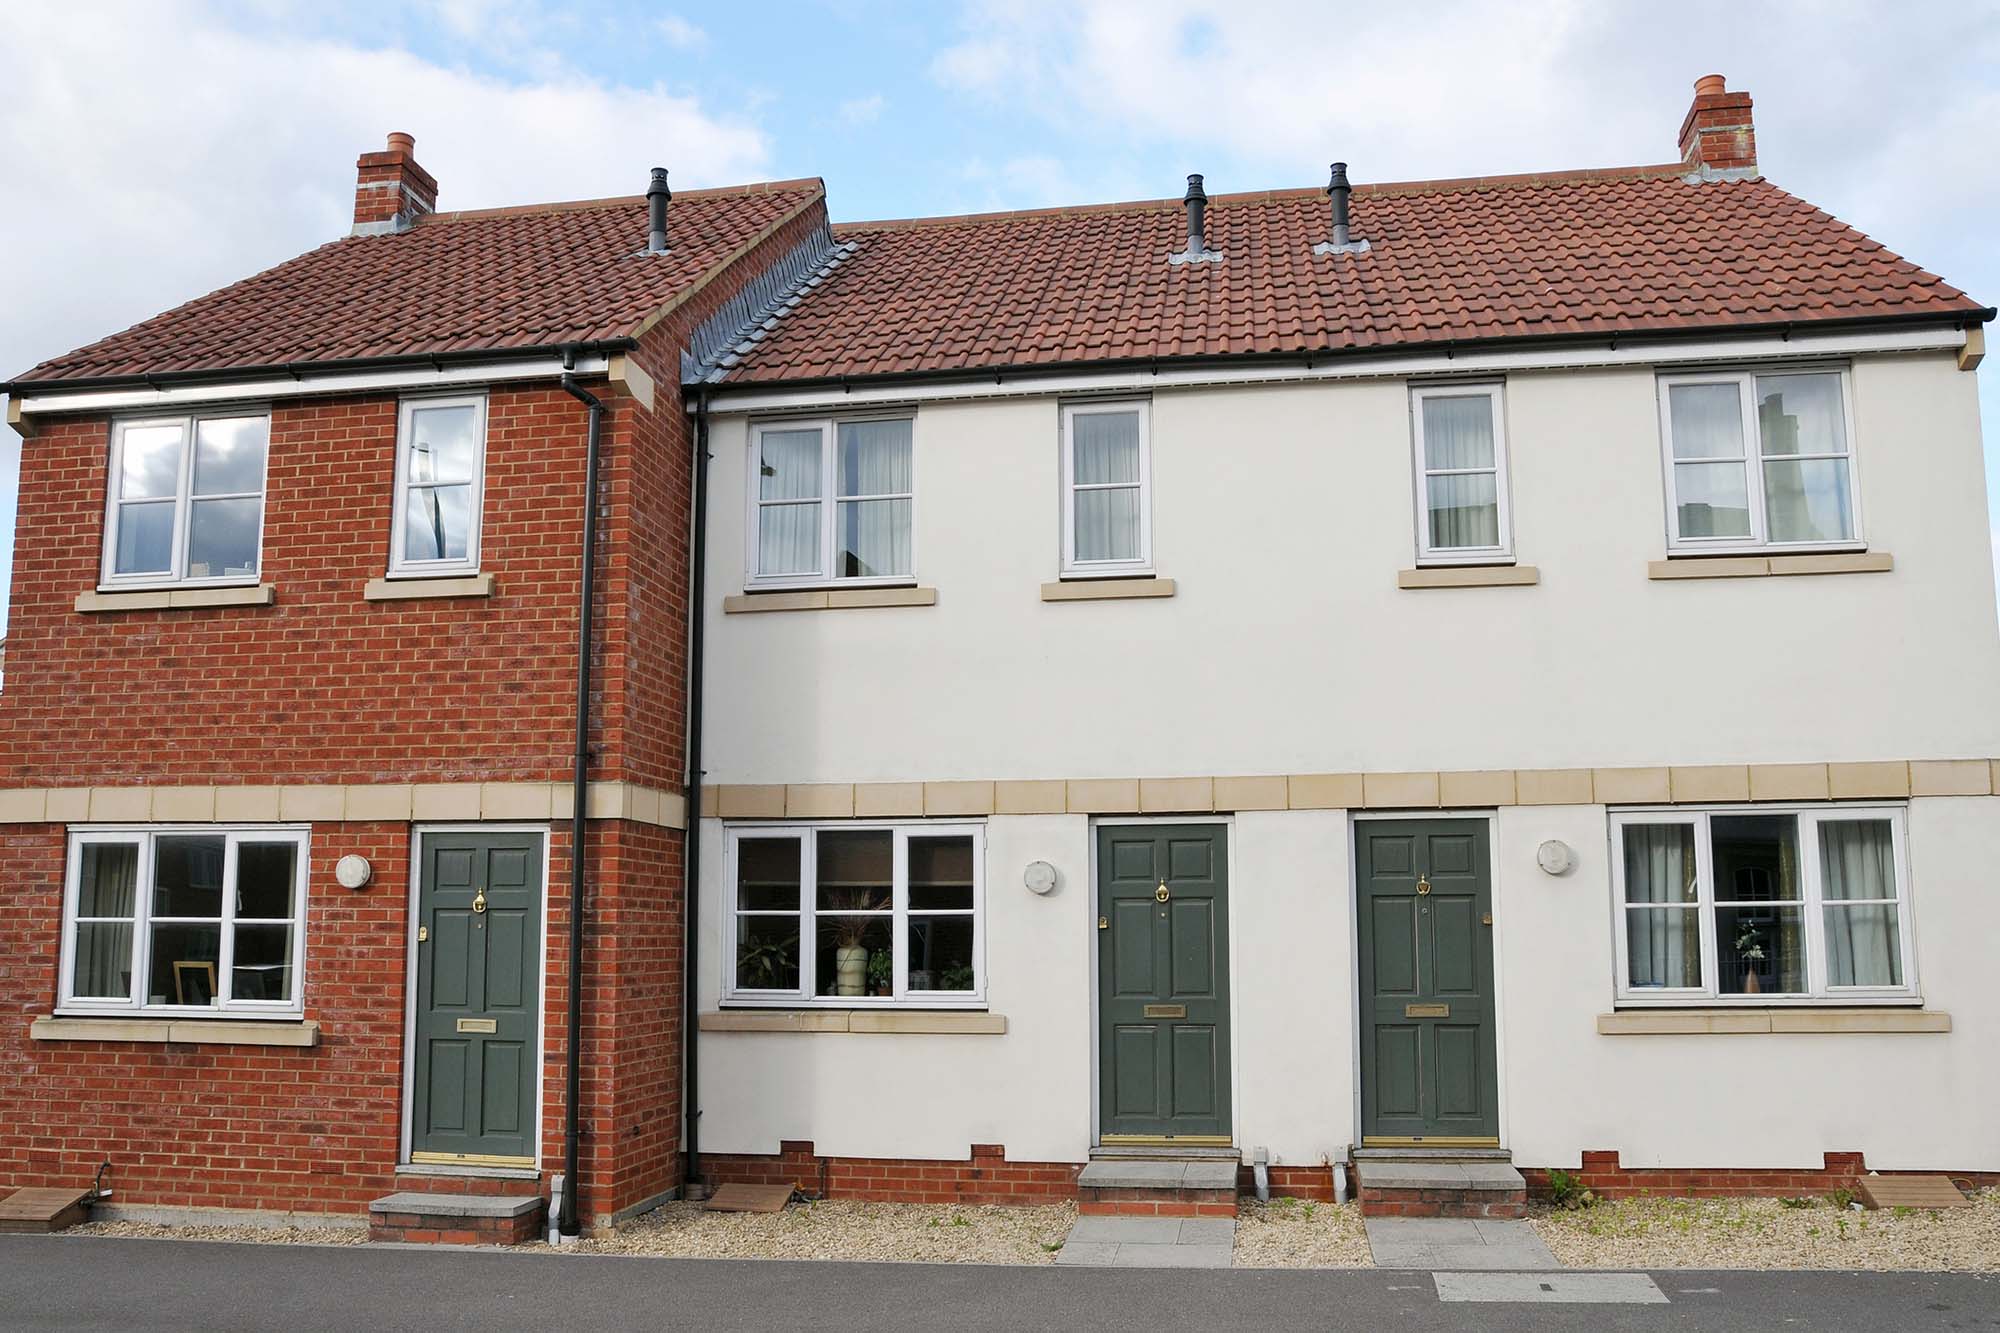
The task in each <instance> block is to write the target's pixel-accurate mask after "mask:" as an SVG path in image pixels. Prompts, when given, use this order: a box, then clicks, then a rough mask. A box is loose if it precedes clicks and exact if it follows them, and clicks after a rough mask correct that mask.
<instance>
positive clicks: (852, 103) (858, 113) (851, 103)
mask: <svg viewBox="0 0 2000 1333" xmlns="http://www.w3.org/2000/svg"><path fill="white" fill-rule="evenodd" d="M886 105H888V103H887V102H886V101H884V100H883V97H882V94H880V93H870V94H869V95H868V96H866V97H850V98H849V99H847V100H846V101H845V102H842V103H841V104H840V107H839V110H840V118H841V120H842V121H844V122H845V123H847V124H849V125H872V124H874V123H875V122H876V121H877V120H880V119H881V117H882V108H883V107H884V106H886Z"/></svg>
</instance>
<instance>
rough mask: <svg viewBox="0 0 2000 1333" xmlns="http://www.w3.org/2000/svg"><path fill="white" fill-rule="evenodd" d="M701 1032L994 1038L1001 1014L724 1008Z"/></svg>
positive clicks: (1003, 1022) (1002, 1027)
mask: <svg viewBox="0 0 2000 1333" xmlns="http://www.w3.org/2000/svg"><path fill="white" fill-rule="evenodd" d="M699 1026H700V1029H701V1031H703V1032H889V1033H905V1034H914V1033H929V1034H933V1035H935V1034H942V1033H962V1034H971V1035H980V1036H998V1035H1000V1034H1002V1033H1004V1032H1006V1030H1007V1018H1006V1015H1004V1014H988V1013H975V1012H970V1011H967V1012H963V1013H959V1012H952V1011H948V1010H929V1011H925V1010H916V1009H724V1010H719V1011H716V1012H711V1013H706V1014H703V1015H702V1016H701V1020H700V1024H699Z"/></svg>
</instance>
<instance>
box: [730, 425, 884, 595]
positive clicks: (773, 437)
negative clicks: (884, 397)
mask: <svg viewBox="0 0 2000 1333" xmlns="http://www.w3.org/2000/svg"><path fill="white" fill-rule="evenodd" d="M915 424H916V423H915V421H914V420H913V419H912V418H910V417H907V416H902V417H856V418H852V419H848V418H842V419H837V420H820V421H771V422H763V423H760V424H758V425H756V426H754V427H753V428H752V429H751V431H750V473H749V475H750V485H749V487H748V492H749V494H748V502H749V513H748V532H749V551H748V553H747V559H748V569H749V577H748V579H747V580H746V582H747V584H748V586H751V587H765V588H770V587H779V588H783V587H793V588H796V587H810V586H814V585H820V584H828V583H840V584H849V585H863V586H880V585H884V584H896V583H908V582H910V581H911V579H912V578H913V577H914V576H915V570H916V563H915V557H914V553H913V551H912V550H911V520H912V518H913V517H914V515H913V509H914V505H915V497H916V478H915V468H914V463H915V460H914V458H913V454H914V449H913V443H914V440H913V436H914V430H915Z"/></svg>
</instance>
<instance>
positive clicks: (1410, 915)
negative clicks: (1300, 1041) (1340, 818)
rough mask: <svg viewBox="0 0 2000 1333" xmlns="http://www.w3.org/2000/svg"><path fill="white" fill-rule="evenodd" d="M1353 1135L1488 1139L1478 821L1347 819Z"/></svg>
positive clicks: (1487, 915)
mask: <svg viewBox="0 0 2000 1333" xmlns="http://www.w3.org/2000/svg"><path fill="white" fill-rule="evenodd" d="M1354 836H1355V866H1356V910H1357V912H1358V913H1359V914H1360V917H1361V920H1360V923H1359V930H1358V932H1357V936H1356V938H1358V939H1359V940H1360V941H1361V960H1360V961H1361V969H1360V970H1361V977H1360V984H1361V1013H1362V1022H1363V1023H1364V1024H1365V1025H1366V1026H1367V1027H1368V1028H1369V1029H1370V1031H1368V1032H1364V1033H1363V1038H1362V1042H1361V1052H1362V1069H1361V1080H1362V1091H1361V1114H1362V1134H1363V1137H1364V1138H1378V1139H1381V1138H1388V1139H1399V1138H1400V1139H1427V1138H1471V1139H1497V1136H1498V1134H1499V1117H1498V1111H1497V1099H1496V1096H1495V1086H1496V1078H1497V1076H1496V1073H1495V1068H1494V1057H1493V1050H1494V1009H1493V939H1492V934H1493V933H1492V927H1491V925H1490V922H1491V920H1492V910H1493V876H1492V869H1491V864H1490V860H1489V857H1490V852H1489V844H1488V830H1487V826H1486V821H1484V820H1473V819H1434V820H1362V821H1358V822H1357V823H1356V825H1355V835H1354Z"/></svg>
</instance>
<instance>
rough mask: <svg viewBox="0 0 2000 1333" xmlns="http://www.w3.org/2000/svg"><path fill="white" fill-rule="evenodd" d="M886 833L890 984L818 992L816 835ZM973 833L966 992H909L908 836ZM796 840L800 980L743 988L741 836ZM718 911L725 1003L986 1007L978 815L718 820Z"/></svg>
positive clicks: (982, 847)
mask: <svg viewBox="0 0 2000 1333" xmlns="http://www.w3.org/2000/svg"><path fill="white" fill-rule="evenodd" d="M821 832H834V833H871V832H889V833H891V834H892V835H893V836H894V838H895V843H894V848H893V851H892V854H891V855H892V861H891V865H892V870H891V881H892V883H891V894H890V903H891V910H890V913H889V915H890V927H889V929H890V941H891V945H892V949H893V953H894V959H895V962H894V967H893V969H892V983H891V988H890V994H889V995H887V996H874V995H820V994H817V993H816V992H817V989H818V987H817V984H816V982H817V972H818V965H819V958H818V950H817V949H813V948H808V947H807V941H808V940H810V939H812V938H814V930H813V926H814V919H815V917H816V916H817V910H816V908H815V906H814V904H815V901H816V897H817V893H816V890H817V886H818V879H817V870H818V843H819V839H818V834H819V833H821ZM964 837H969V838H971V839H972V909H971V911H970V913H969V915H970V916H971V918H972V989H971V990H969V991H912V990H910V989H909V971H910V966H909V963H910V960H909V919H910V917H911V915H912V912H911V909H910V880H909V869H910V861H909V844H910V839H911V838H919V839H921V838H964ZM788 839H796V840H797V841H798V843H799V909H798V922H799V985H798V989H796V990H768V989H765V990H749V989H744V988H740V987H738V986H737V984H736V922H737V919H738V917H739V914H740V913H739V909H738V906H737V902H738V899H737V857H738V849H739V848H740V847H741V845H742V844H743V843H744V842H745V841H752V840H767V841H768V840H779V841H783V840H788ZM722 864H723V879H722V893H723V902H722V909H723V910H722V911H721V912H720V913H719V914H718V916H719V919H720V921H721V923H722V941H721V950H720V952H721V957H722V996H721V1002H722V1004H723V1005H724V1006H726V1007H729V1008H747V1009H749V1008H762V1009H919V1010H927V1009H984V1008H986V979H987V978H986V826H985V825H984V824H983V823H978V822H964V821H957V822H932V821H928V820H847V819H841V820H806V821H800V820H791V821H786V822H782V823H778V822H773V823H762V822H759V823H755V824H724V825H723V856H722ZM954 914H958V915H968V914H967V913H964V912H962V911H961V912H958V913H954V912H950V911H937V912H930V911H918V912H916V913H915V915H918V916H931V915H943V916H949V915H954ZM753 915H760V916H789V915H791V913H788V912H782V911H776V910H771V911H761V912H756V913H753Z"/></svg>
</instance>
